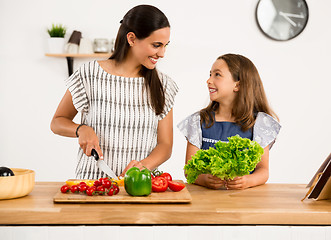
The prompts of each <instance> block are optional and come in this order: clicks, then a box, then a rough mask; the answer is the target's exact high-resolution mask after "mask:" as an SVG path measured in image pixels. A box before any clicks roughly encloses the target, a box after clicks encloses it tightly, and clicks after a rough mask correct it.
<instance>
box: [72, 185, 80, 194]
mask: <svg viewBox="0 0 331 240" xmlns="http://www.w3.org/2000/svg"><path fill="white" fill-rule="evenodd" d="M70 191H71V192H72V193H76V192H79V190H78V186H77V185H72V186H71V188H70Z"/></svg>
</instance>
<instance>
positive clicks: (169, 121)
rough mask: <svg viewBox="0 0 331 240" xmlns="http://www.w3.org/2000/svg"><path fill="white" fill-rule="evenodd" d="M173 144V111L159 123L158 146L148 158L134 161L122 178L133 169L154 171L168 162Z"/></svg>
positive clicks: (127, 167)
mask: <svg viewBox="0 0 331 240" xmlns="http://www.w3.org/2000/svg"><path fill="white" fill-rule="evenodd" d="M172 143H173V110H172V109H171V110H170V111H169V112H168V114H167V115H166V116H165V117H164V118H163V119H162V120H160V121H159V123H158V127H157V145H156V147H155V148H154V149H153V151H152V152H151V153H150V154H149V156H148V157H146V158H145V159H143V160H141V161H137V160H132V161H131V162H130V163H129V164H128V166H126V168H125V169H124V171H123V172H122V174H121V176H124V174H125V173H126V171H127V170H129V169H130V168H132V167H138V168H140V169H143V168H144V167H146V168H148V169H150V170H153V169H155V168H156V167H158V166H160V165H161V164H162V163H164V162H165V161H167V160H168V159H169V158H170V156H171V152H172Z"/></svg>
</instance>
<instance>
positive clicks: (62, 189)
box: [61, 185, 70, 193]
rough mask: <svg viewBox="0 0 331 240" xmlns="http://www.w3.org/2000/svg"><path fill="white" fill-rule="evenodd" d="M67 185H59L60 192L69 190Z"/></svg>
mask: <svg viewBox="0 0 331 240" xmlns="http://www.w3.org/2000/svg"><path fill="white" fill-rule="evenodd" d="M69 190H70V189H69V187H68V186H67V185H63V186H62V187H61V192H62V193H67V192H69Z"/></svg>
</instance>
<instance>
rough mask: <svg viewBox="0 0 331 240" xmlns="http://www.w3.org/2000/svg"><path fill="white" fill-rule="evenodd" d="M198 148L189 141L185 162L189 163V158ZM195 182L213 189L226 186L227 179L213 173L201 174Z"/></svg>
mask: <svg viewBox="0 0 331 240" xmlns="http://www.w3.org/2000/svg"><path fill="white" fill-rule="evenodd" d="M198 150H199V148H198V147H196V146H194V145H193V144H191V143H190V142H189V141H187V147H186V159H185V164H187V162H188V160H190V159H191V158H192V156H193V155H195V154H196V152H197V151H198ZM185 176H186V174H185ZM195 184H197V185H200V186H204V187H207V188H211V189H219V188H221V187H223V186H224V184H225V181H224V180H222V179H220V178H218V177H215V176H213V175H211V174H200V175H199V176H198V178H197V180H195Z"/></svg>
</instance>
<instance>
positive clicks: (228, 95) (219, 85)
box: [207, 59, 239, 103]
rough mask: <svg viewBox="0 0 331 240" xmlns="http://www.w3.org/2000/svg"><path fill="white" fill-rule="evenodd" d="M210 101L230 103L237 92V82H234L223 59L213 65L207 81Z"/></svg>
mask: <svg viewBox="0 0 331 240" xmlns="http://www.w3.org/2000/svg"><path fill="white" fill-rule="evenodd" d="M207 85H208V89H209V96H210V100H211V101H216V102H222V101H223V102H224V101H225V102H227V103H232V102H233V100H234V99H235V97H236V92H238V91H239V81H237V82H236V81H234V79H233V77H232V75H231V73H230V71H229V68H228V65H227V64H226V62H225V61H224V60H223V59H218V60H216V61H215V63H214V64H213V66H212V68H211V71H210V77H209V79H208V80H207Z"/></svg>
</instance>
